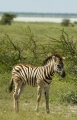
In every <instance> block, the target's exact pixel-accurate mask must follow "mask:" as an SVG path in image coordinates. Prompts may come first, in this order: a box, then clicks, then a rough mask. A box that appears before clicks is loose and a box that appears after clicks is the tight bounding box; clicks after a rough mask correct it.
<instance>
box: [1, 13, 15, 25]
mask: <svg viewBox="0 0 77 120" xmlns="http://www.w3.org/2000/svg"><path fill="white" fill-rule="evenodd" d="M15 17H16V15H15V14H9V13H4V14H3V15H2V18H1V24H3V25H6V24H8V25H11V23H12V20H13V18H15Z"/></svg>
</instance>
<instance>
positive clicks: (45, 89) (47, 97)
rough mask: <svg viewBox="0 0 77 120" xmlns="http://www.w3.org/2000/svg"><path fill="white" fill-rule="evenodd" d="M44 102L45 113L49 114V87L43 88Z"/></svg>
mask: <svg viewBox="0 0 77 120" xmlns="http://www.w3.org/2000/svg"><path fill="white" fill-rule="evenodd" d="M44 94H45V101H46V112H47V113H49V112H50V111H49V86H47V87H44Z"/></svg>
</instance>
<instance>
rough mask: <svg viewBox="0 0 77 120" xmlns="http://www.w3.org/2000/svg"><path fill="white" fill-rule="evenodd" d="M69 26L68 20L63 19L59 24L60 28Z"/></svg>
mask: <svg viewBox="0 0 77 120" xmlns="http://www.w3.org/2000/svg"><path fill="white" fill-rule="evenodd" d="M69 24H70V20H69V19H63V20H62V22H61V25H62V26H69Z"/></svg>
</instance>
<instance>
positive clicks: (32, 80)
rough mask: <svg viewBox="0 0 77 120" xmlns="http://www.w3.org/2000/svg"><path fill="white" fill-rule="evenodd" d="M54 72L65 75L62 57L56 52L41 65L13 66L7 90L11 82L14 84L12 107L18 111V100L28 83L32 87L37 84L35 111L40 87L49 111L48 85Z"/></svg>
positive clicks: (39, 97)
mask: <svg viewBox="0 0 77 120" xmlns="http://www.w3.org/2000/svg"><path fill="white" fill-rule="evenodd" d="M55 72H57V73H58V74H59V75H60V76H61V77H65V71H64V65H63V62H62V57H61V56H59V55H57V54H56V55H53V56H50V57H48V58H47V59H46V60H45V61H44V62H43V65H42V66H38V67H33V66H30V65H27V64H18V65H16V66H14V67H13V70H12V79H11V82H10V87H9V91H10V92H11V91H12V86H13V83H14V84H15V91H14V94H13V98H14V109H15V110H16V111H18V108H19V107H18V100H19V97H20V94H21V92H22V90H23V88H24V86H26V85H30V86H33V87H35V86H37V105H36V111H38V106H39V102H40V99H41V93H42V89H43V88H44V93H45V100H46V112H47V113H49V87H50V83H51V81H52V76H53V75H54V73H55Z"/></svg>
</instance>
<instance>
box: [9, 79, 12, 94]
mask: <svg viewBox="0 0 77 120" xmlns="http://www.w3.org/2000/svg"><path fill="white" fill-rule="evenodd" d="M12 89H13V79H11V82H10V86H9V92H12Z"/></svg>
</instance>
